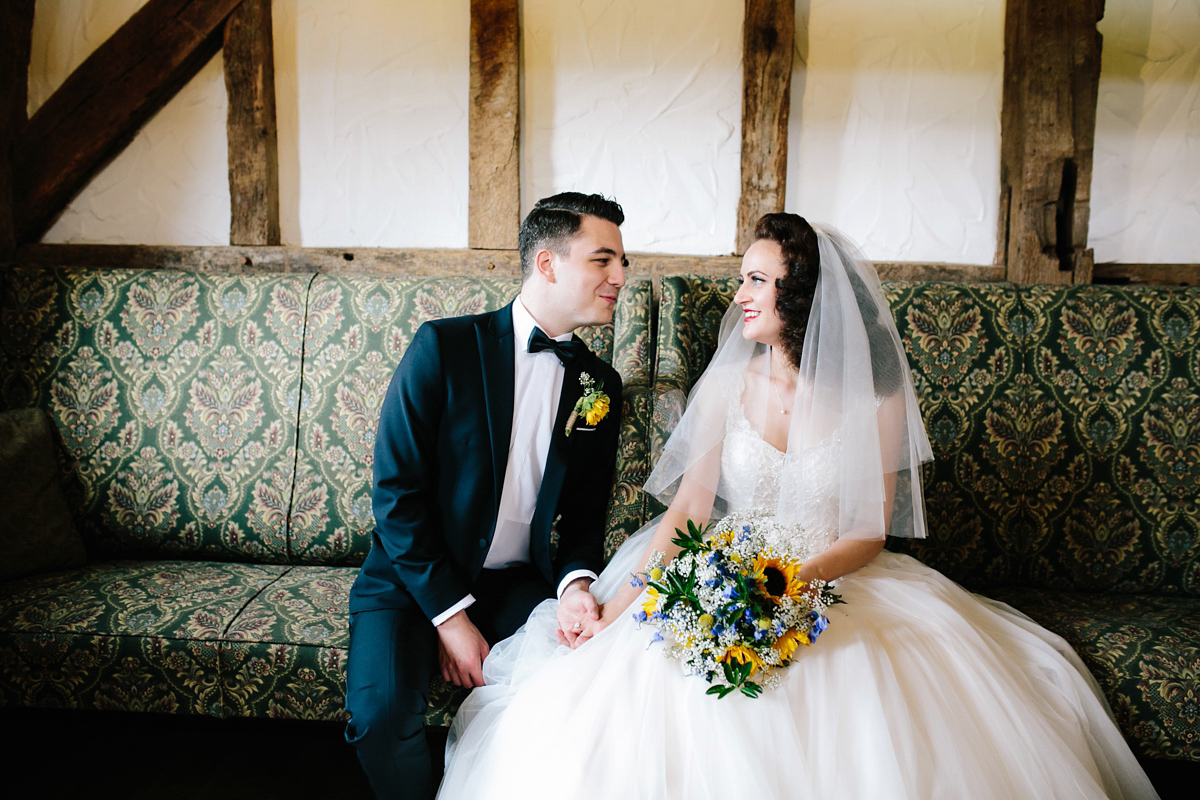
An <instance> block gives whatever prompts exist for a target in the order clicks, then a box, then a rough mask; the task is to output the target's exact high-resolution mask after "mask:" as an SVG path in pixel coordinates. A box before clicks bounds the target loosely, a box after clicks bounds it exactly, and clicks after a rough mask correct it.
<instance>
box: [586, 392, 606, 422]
mask: <svg viewBox="0 0 1200 800" xmlns="http://www.w3.org/2000/svg"><path fill="white" fill-rule="evenodd" d="M606 416H608V395H606V394H601V395H600V396H599V397H597V398H596V399H595V400H593V401H592V407H591V408H589V409H588V410H587V412H586V413H585V414H584V418H585V419H587V424H588V425H595V424H596V423H597V422H599V421H600V420H602V419H604V418H605V417H606Z"/></svg>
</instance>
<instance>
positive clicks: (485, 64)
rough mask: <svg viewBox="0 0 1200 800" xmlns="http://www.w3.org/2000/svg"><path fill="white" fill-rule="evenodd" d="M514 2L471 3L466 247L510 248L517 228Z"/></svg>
mask: <svg viewBox="0 0 1200 800" xmlns="http://www.w3.org/2000/svg"><path fill="white" fill-rule="evenodd" d="M517 2H518V0H471V84H470V87H471V88H470V91H471V103H470V112H469V117H468V130H469V136H470V167H469V173H470V180H469V185H470V191H469V194H468V200H467V246H469V247H482V248H515V247H516V246H517V229H518V228H519V227H520V224H521V176H520V149H519V136H520V104H519V95H520V55H521V47H520V21H519V18H518V14H517Z"/></svg>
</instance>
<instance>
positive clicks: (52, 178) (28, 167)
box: [13, 0, 239, 242]
mask: <svg viewBox="0 0 1200 800" xmlns="http://www.w3.org/2000/svg"><path fill="white" fill-rule="evenodd" d="M238 2H239V0H149V2H147V3H146V4H145V5H144V6H142V7H141V8H140V9H138V11H137V12H136V13H135V14H134V15H133V16H132V17H130V19H129V21H128V22H126V23H125V24H124V25H122V26H121V27H120V29H118V30H117V32H116V33H114V34H113V35H112V36H111V37H109V39H108V40H107V41H106V42H104V44H102V45H100V47H98V48H97V49H96V51H95V52H94V53H92V54H91V55H90V56H89V57H88V58H87V59H86V60H85V61H84V62H83V63H82V64H80V65H79V67H78V68H76V70H75V71H74V72H72V73H71V75H70V76H69V77H68V78H67V80H66V81H65V82H63V85H62V86H60V87H59V89H58V91H56V92H55V93H54V94H53V95H52V96H51V97H50V99H49V100H47V101H46V102H45V103H44V104H43V105H42V107H41V108H39V109H38V111H37V113H35V114H34V115H33V118H32V119H30V120H29V122H28V124H26V125H25V127H24V129H23V130H22V131H21V134H20V136H19V137H18V139H17V142H16V154H15V159H14V161H15V165H14V175H13V197H14V203H15V206H16V207H15V209H14V212H15V213H14V223H15V227H16V238H17V241H18V242H29V241H33V240H36V239H39V238H41V236H42V234H43V233H45V232H46V230H47V229H48V228H49V227H50V225H51V224H53V222H54V220H55V219H56V218H57V217H58V215H59V214H61V213H62V210H63V209H64V208H66V206H67V204H68V203H70V202H71V200H72V199H73V198H74V197H75V195H76V194H78V193H79V191H80V190H81V189H83V187H84V186H86V185H87V183H88V181H89V180H91V178H92V177H93V176H94V175H95V174H96V173H97V172H99V171H100V169H101V168H103V167H104V165H105V164H107V163H108V161H109V160H110V159H112V158H113V156H115V155H116V154H117V153H119V152H120V151H121V149H122V148H124V147H125V145H127V144H128V143H129V141H130V140H131V139H132V138H133V136H134V135H135V134H136V133H137V131H138V129H139V128H140V127H141V126H142V124H143V123H145V122H146V121H147V120H148V119H150V117H152V116H153V115H154V114H155V112H157V111H158V110H159V109H160V108H162V107H163V105H165V104H166V102H167V101H168V100H170V99H171V97H173V96H174V95H175V93H176V92H177V91H179V89H180V88H182V87H183V85H184V84H186V83H187V82H188V81H189V80H191V78H192V77H193V76H194V75H195V74H196V73H197V72H199V71H200V68H201V67H203V66H204V65H205V64H206V63H207V62H208V60H209V59H210V58H212V57H213V55H215V54H216V52H217V51H218V50H219V49H220V47H221V30H220V25H221V23H222V22H223V21H224V20H225V18H226V17H227V16H229V12H230V11H232V10H233V8H234V7H235V6H237V4H238Z"/></svg>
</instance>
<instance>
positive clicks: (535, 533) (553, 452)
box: [529, 358, 586, 572]
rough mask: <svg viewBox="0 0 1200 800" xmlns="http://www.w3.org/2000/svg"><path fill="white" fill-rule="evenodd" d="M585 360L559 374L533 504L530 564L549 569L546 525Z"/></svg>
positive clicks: (557, 487)
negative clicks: (555, 403)
mask: <svg viewBox="0 0 1200 800" xmlns="http://www.w3.org/2000/svg"><path fill="white" fill-rule="evenodd" d="M585 360H586V359H583V358H577V359H575V360H574V361H572V362H571V364H570V365H569V366H568V367H567V368H566V370H565V372H564V374H563V383H562V392H561V393H560V394H559V396H558V413H557V414H555V415H554V431H553V432H552V434H551V436H550V452H548V453H547V454H546V470H545V471H544V472H543V473H542V487H541V488H540V489H539V490H538V498H537V506H536V507H535V508H534V512H533V520H532V521H531V524H530V530H529V555H530V557H531V558H532V559H533V563H534V564H536V565H540V566H542V567H543V569H545V570H546V571H547V572H549V571H550V524H551V522H552V520H553V519H554V512H555V509H556V508H558V495H559V492H560V491H561V490H562V484H563V478H564V477H566V473H567V456H568V454H569V452H570V444H571V439H570V437H568V436H567V434H566V429H567V420H568V419H569V418H570V417H571V412H572V411H573V410H574V408H575V403H576V402H577V401H578V400H579V398H580V396H581V395H582V394H583V388H582V386H581V385H580V383H579V376H580V374H582V373H583V364H582V363H581V362H583V361H585Z"/></svg>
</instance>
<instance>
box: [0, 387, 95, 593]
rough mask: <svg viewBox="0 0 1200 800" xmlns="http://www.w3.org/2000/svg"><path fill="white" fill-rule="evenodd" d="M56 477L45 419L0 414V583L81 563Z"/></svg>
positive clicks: (79, 544)
mask: <svg viewBox="0 0 1200 800" xmlns="http://www.w3.org/2000/svg"><path fill="white" fill-rule="evenodd" d="M58 472H59V470H58V460H57V459H56V458H55V457H54V439H53V436H52V434H51V429H50V422H49V420H47V419H46V415H45V413H43V412H42V411H41V409H37V408H21V409H13V410H11V411H5V412H3V413H0V486H2V487H4V488H3V491H0V520H3V523H2V527H0V579H5V578H16V577H19V576H21V575H29V574H31V573H34V572H43V571H46V570H52V569H68V568H70V567H77V566H79V565H80V564H82V563H83V562H84V561H85V560H87V553H86V552H84V549H83V540H82V539H80V538H79V532H78V531H77V530H76V529H75V521H74V520H72V519H71V512H70V510H69V509H68V508H67V500H66V498H65V497H64V496H63V492H62V487H61V486H60V485H59V480H58Z"/></svg>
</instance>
